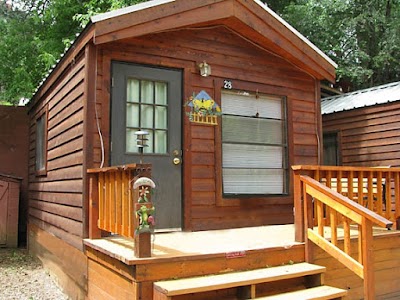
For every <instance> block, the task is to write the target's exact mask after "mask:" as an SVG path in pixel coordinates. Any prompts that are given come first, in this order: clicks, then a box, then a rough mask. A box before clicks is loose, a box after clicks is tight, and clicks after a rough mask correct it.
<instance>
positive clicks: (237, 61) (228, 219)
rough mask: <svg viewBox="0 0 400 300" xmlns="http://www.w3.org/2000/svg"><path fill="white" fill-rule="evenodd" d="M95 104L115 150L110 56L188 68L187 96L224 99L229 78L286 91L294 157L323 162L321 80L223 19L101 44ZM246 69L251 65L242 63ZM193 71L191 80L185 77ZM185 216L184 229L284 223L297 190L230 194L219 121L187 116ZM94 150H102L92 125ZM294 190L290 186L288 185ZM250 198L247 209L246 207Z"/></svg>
mask: <svg viewBox="0 0 400 300" xmlns="http://www.w3.org/2000/svg"><path fill="white" fill-rule="evenodd" d="M98 53H100V55H98V58H97V62H98V75H97V87H98V88H97V97H98V98H97V103H98V105H97V108H98V109H99V110H101V114H100V115H101V117H100V123H101V125H102V128H101V130H102V133H103V136H104V137H105V143H104V144H105V151H106V155H105V157H106V161H107V157H109V146H108V144H109V141H108V140H107V139H108V133H109V131H110V124H109V122H110V121H109V117H108V116H109V111H110V102H109V101H110V89H109V87H110V76H109V74H108V73H107V72H108V70H110V66H111V63H112V61H125V62H132V63H142V64H148V65H153V66H160V67H170V68H182V69H183V70H184V78H185V82H184V99H182V105H184V103H185V101H186V100H187V99H188V98H189V96H190V95H192V94H193V92H198V91H200V90H205V91H206V92H207V93H209V94H210V95H211V96H212V97H214V99H215V100H216V101H217V103H219V104H220V99H221V90H222V84H223V80H224V79H231V80H232V82H233V84H234V87H235V88H236V89H241V90H248V91H256V90H258V91H259V92H260V93H265V94H270V95H278V96H284V97H286V99H287V108H286V109H287V119H288V124H287V126H288V128H287V130H288V141H289V145H288V149H289V164H298V163H305V164H317V163H318V151H319V150H318V149H319V147H318V144H317V142H318V138H317V132H318V131H317V129H316V128H318V126H319V122H318V114H319V106H317V104H316V101H315V97H316V95H317V93H316V88H317V87H318V86H319V85H318V84H317V83H316V80H315V79H314V78H313V77H311V76H310V75H308V74H307V73H305V72H302V71H301V70H299V69H298V68H297V67H295V66H293V65H291V64H289V63H288V62H287V61H286V60H285V59H282V58H280V57H278V56H276V55H275V54H273V53H271V52H269V51H265V50H263V49H260V48H259V47H258V46H257V45H254V44H253V43H250V42H248V41H247V40H246V39H244V38H243V37H241V36H240V35H237V34H235V33H234V32H232V31H230V30H228V29H227V28H226V27H224V26H218V27H212V28H209V29H202V30H180V31H177V32H167V33H162V34H154V35H150V36H146V37H145V38H134V39H126V40H123V41H118V42H115V43H112V44H103V45H101V46H99V50H98ZM203 60H206V61H207V63H209V64H210V65H211V66H212V75H211V76H209V77H206V78H204V77H201V76H200V75H199V74H198V69H197V64H198V63H199V62H201V61H203ZM243 70H245V71H243ZM188 78H190V80H187V79H188ZM184 119H185V120H184V124H183V126H184V133H183V136H184V144H183V150H184V169H183V171H184V176H183V177H184V178H185V179H184V182H183V184H184V191H183V192H184V203H183V206H184V208H185V213H184V224H185V229H186V230H208V229H217V228H230V227H244V226H257V225H266V224H283V223H290V222H292V221H293V212H292V207H293V199H292V195H291V193H290V194H289V195H288V196H282V197H257V198H250V199H225V198H223V197H222V193H221V176H222V175H221V133H220V126H216V127H213V126H204V125H195V124H191V123H189V122H188V121H187V117H186V116H184ZM94 138H95V140H94V145H95V149H94V153H101V148H100V140H99V136H98V135H96V134H95V133H94ZM290 190H291V189H290ZM243 205H246V208H247V209H246V215H249V216H251V217H243V215H242V214H241V213H240V212H241V211H242V208H241V207H242V206H243Z"/></svg>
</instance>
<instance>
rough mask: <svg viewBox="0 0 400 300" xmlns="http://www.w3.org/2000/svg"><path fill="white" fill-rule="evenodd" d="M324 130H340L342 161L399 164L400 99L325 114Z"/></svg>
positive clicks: (352, 164)
mask: <svg viewBox="0 0 400 300" xmlns="http://www.w3.org/2000/svg"><path fill="white" fill-rule="evenodd" d="M322 120H323V131H324V133H325V132H326V133H328V132H337V133H338V136H339V148H340V153H341V162H342V165H350V166H371V167H374V166H392V167H398V166H400V103H399V102H393V103H389V104H382V105H375V106H370V107H364V108H358V109H353V110H350V111H344V112H339V113H333V114H329V115H323V117H322Z"/></svg>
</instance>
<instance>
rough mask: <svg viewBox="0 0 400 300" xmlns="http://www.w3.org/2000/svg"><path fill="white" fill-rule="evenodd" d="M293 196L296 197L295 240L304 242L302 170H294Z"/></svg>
mask: <svg viewBox="0 0 400 300" xmlns="http://www.w3.org/2000/svg"><path fill="white" fill-rule="evenodd" d="M293 198H294V226H295V241H296V242H299V243H303V242H304V241H305V234H304V216H303V213H304V212H303V210H304V206H303V199H302V192H301V181H300V171H294V182H293Z"/></svg>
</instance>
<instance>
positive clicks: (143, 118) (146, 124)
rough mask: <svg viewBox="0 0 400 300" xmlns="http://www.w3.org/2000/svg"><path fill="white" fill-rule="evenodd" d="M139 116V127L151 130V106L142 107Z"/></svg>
mask: <svg viewBox="0 0 400 300" xmlns="http://www.w3.org/2000/svg"><path fill="white" fill-rule="evenodd" d="M140 109H141V115H140V126H141V128H142V129H145V128H153V124H154V123H153V110H154V106H152V105H142V106H141V107H140Z"/></svg>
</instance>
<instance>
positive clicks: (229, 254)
mask: <svg viewBox="0 0 400 300" xmlns="http://www.w3.org/2000/svg"><path fill="white" fill-rule="evenodd" d="M245 256H246V251H236V252H227V253H225V257H226V258H239V257H245Z"/></svg>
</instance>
